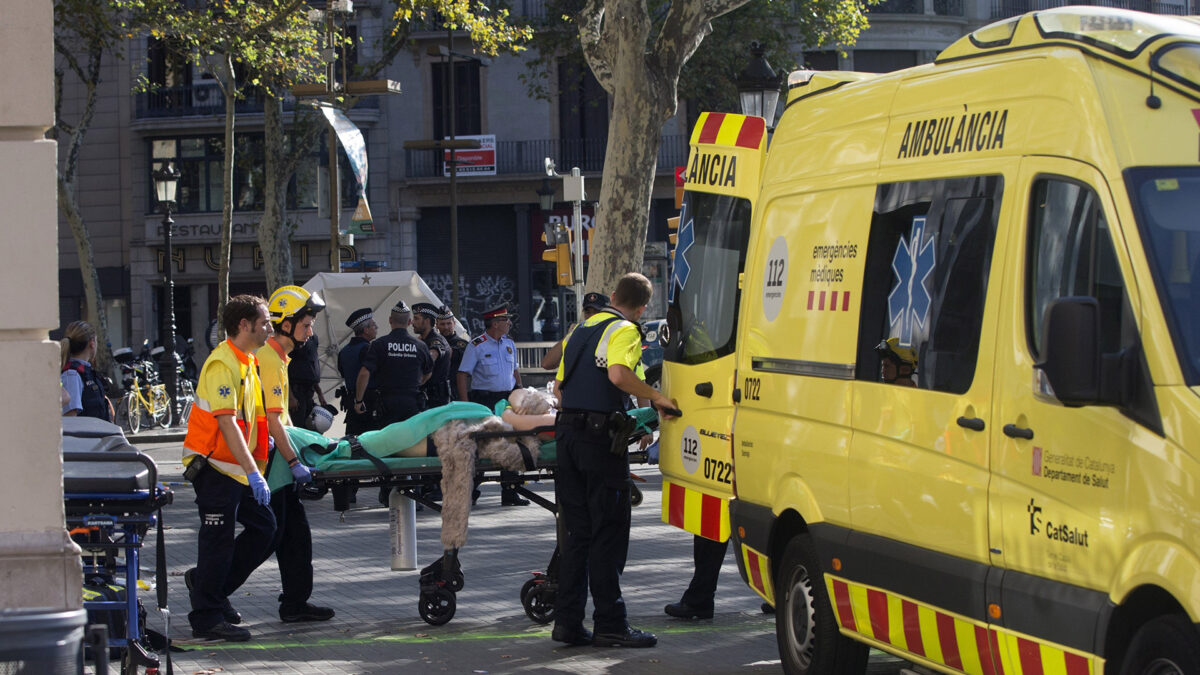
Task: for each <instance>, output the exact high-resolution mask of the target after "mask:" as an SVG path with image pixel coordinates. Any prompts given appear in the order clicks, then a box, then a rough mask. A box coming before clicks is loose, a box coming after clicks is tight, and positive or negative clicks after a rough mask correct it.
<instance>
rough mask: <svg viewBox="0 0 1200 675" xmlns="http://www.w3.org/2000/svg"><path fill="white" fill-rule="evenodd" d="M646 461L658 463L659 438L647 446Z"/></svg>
mask: <svg viewBox="0 0 1200 675" xmlns="http://www.w3.org/2000/svg"><path fill="white" fill-rule="evenodd" d="M646 463H647V464H658V439H654V442H653V443H651V444H650V446H649V447H647V448H646Z"/></svg>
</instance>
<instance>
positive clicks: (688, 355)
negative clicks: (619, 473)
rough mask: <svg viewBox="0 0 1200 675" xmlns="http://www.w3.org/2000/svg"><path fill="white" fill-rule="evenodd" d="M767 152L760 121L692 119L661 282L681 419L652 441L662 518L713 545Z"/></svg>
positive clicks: (667, 375)
mask: <svg viewBox="0 0 1200 675" xmlns="http://www.w3.org/2000/svg"><path fill="white" fill-rule="evenodd" d="M766 149H767V134H766V124H765V122H764V120H763V119H762V118H761V117H747V116H745V115H729V114H723V113H704V114H702V115H701V116H700V119H699V120H698V121H697V123H696V127H695V129H694V130H693V132H692V139H691V151H690V153H689V157H688V166H687V174H686V179H685V183H684V198H683V205H682V209H681V211H680V218H679V233H678V238H677V243H676V247H675V250H674V253H673V256H672V264H671V274H670V277H669V279H668V293H667V303H668V305H667V327H666V332H665V335H664V336H663V337H662V338H661V341H662V342H663V346H664V354H663V374H662V390H663V392H664V393H665V394H666V395H667V397H669V398H671V399H674V400H675V401H676V402H677V403H678V405H679V408H680V409H681V410H682V411H683V417H682V418H681V419H679V420H675V421H671V422H668V423H666V424H664V425H663V427H662V432H661V435H660V438H659V447H660V448H661V451H660V452H661V454H660V462H661V464H662V473H663V493H662V494H663V497H662V519H663V521H664V522H667V523H670V524H672V525H674V526H676V527H679V528H682V529H684V530H687V531H688V532H692V533H693V534H697V535H700V536H702V537H706V538H708V539H712V540H714V541H726V540H727V539H728V538H729V503H728V501H729V498H730V497H731V496H732V489H733V462H732V450H731V448H732V437H731V430H732V428H733V415H734V408H733V389H734V386H733V385H734V349H735V346H736V345H735V339H736V336H737V322H738V315H737V312H738V304H739V301H740V296H741V289H740V287H739V286H740V278H741V274H742V272H743V270H744V268H745V262H746V248H747V245H748V243H749V239H750V214H751V209H752V206H753V200H754V197H755V195H756V194H757V192H758V188H759V184H760V176H761V174H762V166H763V162H764V161H765V159H766Z"/></svg>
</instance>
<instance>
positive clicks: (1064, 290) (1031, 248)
mask: <svg viewBox="0 0 1200 675" xmlns="http://www.w3.org/2000/svg"><path fill="white" fill-rule="evenodd" d="M1029 211H1030V213H1029V223H1030V227H1029V241H1028V251H1027V253H1028V261H1027V265H1026V283H1025V288H1026V303H1025V306H1026V320H1025V325H1026V329H1027V330H1028V332H1029V344H1030V349H1031V350H1032V352H1033V355H1034V356H1035V357H1038V356H1040V355H1041V348H1042V337H1043V336H1042V317H1043V316H1044V314H1045V312H1046V307H1048V306H1049V305H1050V303H1051V302H1053V301H1054V300H1057V299H1058V298H1062V297H1068V296H1090V297H1093V298H1096V299H1097V300H1098V301H1099V302H1100V350H1101V352H1102V353H1105V354H1111V353H1113V352H1116V351H1118V350H1119V349H1121V348H1122V347H1123V346H1128V345H1129V344H1131V343H1132V341H1133V337H1134V334H1133V333H1134V323H1133V320H1132V317H1131V316H1128V314H1129V311H1130V310H1129V303H1128V301H1127V300H1126V298H1125V284H1124V282H1123V280H1122V278H1121V270H1120V268H1119V267H1118V265H1117V257H1116V253H1115V251H1114V250H1113V244H1112V234H1111V232H1110V231H1109V227H1108V220H1107V219H1106V218H1105V216H1104V210H1103V209H1102V208H1101V206H1100V203H1099V199H1098V198H1097V196H1096V193H1095V191H1093V190H1092V189H1091V188H1090V187H1088V186H1086V185H1082V184H1080V183H1076V182H1073V181H1069V180H1067V179H1058V178H1041V179H1039V180H1037V181H1036V182H1035V183H1034V186H1033V193H1032V195H1031V196H1030V207H1029Z"/></svg>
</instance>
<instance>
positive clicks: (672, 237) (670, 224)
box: [667, 216, 679, 246]
mask: <svg viewBox="0 0 1200 675" xmlns="http://www.w3.org/2000/svg"><path fill="white" fill-rule="evenodd" d="M667 229H668V230H676V232H672V233H670V234H668V235H667V241H669V242H671V246H674V245H675V244H676V242H677V241H678V239H679V232H678V230H679V216H675V217H674V218H667Z"/></svg>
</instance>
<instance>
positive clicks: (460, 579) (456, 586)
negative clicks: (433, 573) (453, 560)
mask: <svg viewBox="0 0 1200 675" xmlns="http://www.w3.org/2000/svg"><path fill="white" fill-rule="evenodd" d="M466 583H467V579H466V577H464V576H463V573H462V572H455V573H454V578H453V579H451V580H450V581H447V582H446V588H449V589H450V590H451V591H453V592H455V593H457V592H459V591H461V590H462V589H463V586H465V585H466Z"/></svg>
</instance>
